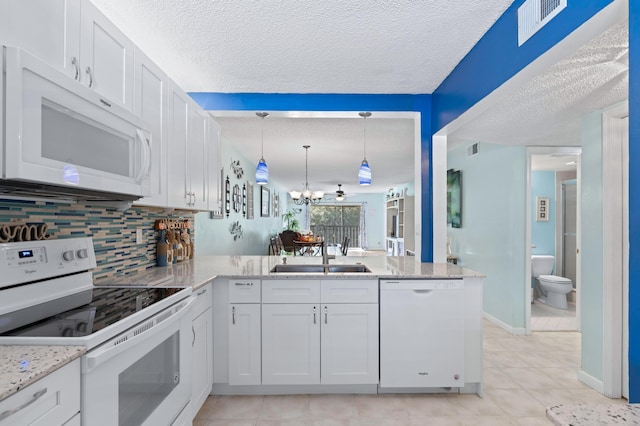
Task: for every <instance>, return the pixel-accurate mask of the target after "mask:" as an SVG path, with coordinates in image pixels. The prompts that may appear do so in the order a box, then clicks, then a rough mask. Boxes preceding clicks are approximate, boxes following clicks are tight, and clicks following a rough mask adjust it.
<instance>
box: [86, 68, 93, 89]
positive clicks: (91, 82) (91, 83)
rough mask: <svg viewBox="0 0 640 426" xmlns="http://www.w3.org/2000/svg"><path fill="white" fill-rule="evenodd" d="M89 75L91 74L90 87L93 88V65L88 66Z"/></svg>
mask: <svg viewBox="0 0 640 426" xmlns="http://www.w3.org/2000/svg"><path fill="white" fill-rule="evenodd" d="M87 75H88V76H89V87H90V88H93V71H91V67H87Z"/></svg>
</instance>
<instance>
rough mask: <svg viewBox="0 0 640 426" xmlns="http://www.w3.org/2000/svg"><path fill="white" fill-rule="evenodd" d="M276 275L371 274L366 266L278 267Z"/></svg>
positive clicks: (272, 270)
mask: <svg viewBox="0 0 640 426" xmlns="http://www.w3.org/2000/svg"><path fill="white" fill-rule="evenodd" d="M270 272H275V273H334V274H335V273H363V272H371V269H369V268H367V267H366V266H365V265H357V264H356V265H276V266H274V267H273V268H272V269H271V271H270Z"/></svg>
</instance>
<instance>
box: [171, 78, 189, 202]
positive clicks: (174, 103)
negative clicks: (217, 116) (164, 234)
mask: <svg viewBox="0 0 640 426" xmlns="http://www.w3.org/2000/svg"><path fill="white" fill-rule="evenodd" d="M188 110H189V97H188V96H187V94H186V93H184V92H183V91H182V90H180V88H179V87H178V86H176V85H175V83H173V82H171V81H169V108H168V115H167V116H168V119H169V121H168V135H169V143H168V151H167V152H168V160H167V174H168V179H169V180H168V182H167V189H168V192H167V194H168V207H176V208H185V207H190V205H191V203H192V197H191V194H190V192H191V191H190V189H189V181H188V178H187V152H188V151H187V140H188V139H187V137H188V132H189V115H188Z"/></svg>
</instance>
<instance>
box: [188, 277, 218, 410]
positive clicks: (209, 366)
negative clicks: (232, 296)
mask: <svg viewBox="0 0 640 426" xmlns="http://www.w3.org/2000/svg"><path fill="white" fill-rule="evenodd" d="M211 293H212V289H211V284H207V285H205V286H203V287H201V288H199V289H198V290H196V291H195V293H194V297H195V298H196V301H195V304H194V306H193V325H192V327H193V341H192V361H191V365H192V371H193V387H192V392H191V402H190V404H191V418H194V417H195V416H196V414H198V410H200V407H202V404H203V403H204V401H205V400H206V399H207V396H209V394H210V393H211V386H212V385H213V324H212V322H213V316H212V313H211Z"/></svg>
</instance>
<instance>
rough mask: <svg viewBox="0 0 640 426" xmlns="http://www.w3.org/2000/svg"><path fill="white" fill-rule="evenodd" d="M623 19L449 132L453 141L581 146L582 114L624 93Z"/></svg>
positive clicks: (626, 77)
mask: <svg viewBox="0 0 640 426" xmlns="http://www.w3.org/2000/svg"><path fill="white" fill-rule="evenodd" d="M628 33H629V31H628V25H627V23H626V22H625V23H621V24H618V25H614V26H613V27H611V28H609V29H608V30H607V31H605V32H604V33H602V34H600V35H599V36H597V37H595V38H594V39H593V40H592V41H591V42H589V43H587V44H586V45H584V46H583V47H581V48H579V49H578V50H576V52H575V53H574V54H573V55H572V56H570V57H569V58H566V59H565V60H562V61H560V62H558V63H557V64H556V65H554V66H553V67H551V68H550V69H549V70H548V71H547V72H545V73H544V74H541V75H539V76H538V77H536V78H534V79H532V80H531V81H529V82H527V83H525V84H524V85H523V86H522V87H520V88H519V89H518V90H516V91H515V92H513V93H512V94H510V95H509V96H506V97H505V98H504V99H503V100H502V101H501V102H499V103H498V104H497V105H496V106H495V107H493V108H490V109H489V110H487V111H485V112H484V113H482V114H481V115H480V116H478V117H477V118H476V119H475V120H474V121H473V122H471V123H468V124H466V125H465V126H464V127H463V128H462V129H460V130H459V131H456V132H454V133H453V134H452V135H450V136H451V139H452V141H454V143H459V142H461V141H485V142H494V143H500V144H505V145H527V146H579V145H580V143H581V141H580V135H581V120H582V117H584V116H585V115H586V114H588V113H590V112H593V111H596V110H598V109H601V108H605V107H608V106H611V105H613V104H616V103H618V102H621V101H623V100H625V99H627V97H628V86H629V63H628V61H629V57H628V55H629V41H628V39H629V37H628Z"/></svg>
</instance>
